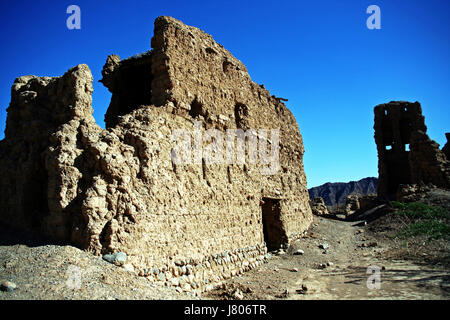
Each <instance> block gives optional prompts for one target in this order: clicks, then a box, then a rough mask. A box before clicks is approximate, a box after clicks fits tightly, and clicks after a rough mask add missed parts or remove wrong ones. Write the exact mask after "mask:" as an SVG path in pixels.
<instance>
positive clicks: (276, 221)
mask: <svg viewBox="0 0 450 320" xmlns="http://www.w3.org/2000/svg"><path fill="white" fill-rule="evenodd" d="M261 208H262V224H263V234H264V241H265V243H266V246H267V250H268V251H275V250H278V249H281V248H282V247H283V246H284V245H286V244H287V243H288V237H287V235H286V231H285V230H284V228H283V223H282V221H281V210H280V200H279V199H271V198H263V199H262V205H261Z"/></svg>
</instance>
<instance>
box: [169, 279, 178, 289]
mask: <svg viewBox="0 0 450 320" xmlns="http://www.w3.org/2000/svg"><path fill="white" fill-rule="evenodd" d="M170 284H171V285H173V286H174V287H178V286H179V285H180V280H178V278H172V279H171V280H170ZM180 289H181V288H180Z"/></svg>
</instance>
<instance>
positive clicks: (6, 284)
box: [0, 281, 17, 292]
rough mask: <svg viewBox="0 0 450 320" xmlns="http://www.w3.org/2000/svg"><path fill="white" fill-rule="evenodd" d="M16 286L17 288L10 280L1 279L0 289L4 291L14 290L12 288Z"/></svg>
mask: <svg viewBox="0 0 450 320" xmlns="http://www.w3.org/2000/svg"><path fill="white" fill-rule="evenodd" d="M16 288H17V285H16V284H15V283H14V282H11V281H3V282H2V283H1V284H0V289H1V290H2V291H5V292H11V291H14V290H16Z"/></svg>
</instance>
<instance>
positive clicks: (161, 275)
mask: <svg viewBox="0 0 450 320" xmlns="http://www.w3.org/2000/svg"><path fill="white" fill-rule="evenodd" d="M158 280H159V281H166V275H165V274H164V272H160V273H159V274H158Z"/></svg>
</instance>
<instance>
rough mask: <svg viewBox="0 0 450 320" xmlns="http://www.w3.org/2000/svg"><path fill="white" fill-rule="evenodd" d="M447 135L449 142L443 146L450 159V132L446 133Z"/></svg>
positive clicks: (449, 159)
mask: <svg viewBox="0 0 450 320" xmlns="http://www.w3.org/2000/svg"><path fill="white" fill-rule="evenodd" d="M445 137H446V138H447V143H446V144H445V146H444V147H443V148H442V152H443V153H444V154H445V156H446V157H447V160H448V161H450V133H449V132H447V133H446V134H445Z"/></svg>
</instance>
